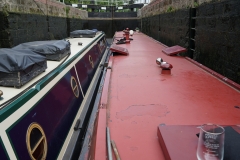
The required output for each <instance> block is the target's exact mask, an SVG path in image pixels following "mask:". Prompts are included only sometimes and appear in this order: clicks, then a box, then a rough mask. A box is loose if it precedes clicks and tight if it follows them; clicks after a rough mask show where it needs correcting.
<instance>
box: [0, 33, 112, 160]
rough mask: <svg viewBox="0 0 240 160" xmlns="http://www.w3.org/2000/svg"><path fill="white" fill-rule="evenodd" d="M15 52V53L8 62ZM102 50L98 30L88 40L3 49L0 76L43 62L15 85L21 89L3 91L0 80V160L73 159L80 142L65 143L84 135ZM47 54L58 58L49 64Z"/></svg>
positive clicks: (104, 52) (103, 57)
mask: <svg viewBox="0 0 240 160" xmlns="http://www.w3.org/2000/svg"><path fill="white" fill-rule="evenodd" d="M80 42H81V45H79V44H80ZM40 46H41V48H40ZM56 46H57V48H56ZM69 47H70V48H69ZM19 48H21V51H22V52H21V55H20V54H18V55H17V57H15V58H12V56H13V54H14V53H17V52H19V51H20V49H19ZM106 48H107V41H106V39H105V34H104V33H103V32H100V31H99V32H97V33H96V35H95V36H94V37H93V38H69V39H67V40H60V41H41V42H39V41H38V42H29V43H25V44H21V45H19V46H17V47H15V48H12V49H4V53H6V54H4V56H2V55H1V57H6V58H4V59H1V65H0V66H1V72H2V71H6V70H8V69H11V68H12V67H13V66H14V70H12V71H13V72H14V73H15V74H17V76H18V75H19V74H18V72H20V70H21V72H25V71H26V68H27V69H28V68H29V67H30V68H34V66H32V65H39V66H41V65H40V64H41V63H44V62H45V63H44V64H42V66H44V68H43V69H42V72H41V73H39V74H38V75H36V76H35V77H32V79H29V81H28V82H26V83H24V84H22V83H21V84H22V85H21V87H18V88H14V87H9V85H5V83H3V81H2V80H1V83H0V85H1V86H0V90H1V92H0V93H1V94H0V96H1V97H0V128H1V130H0V137H1V138H0V159H1V160H5V159H11V160H14V159H24V160H28V159H29V160H30V159H71V157H73V156H75V157H77V156H79V154H80V153H79V152H80V149H79V148H81V144H80V143H76V144H74V145H73V144H72V143H71V142H72V141H74V142H77V141H76V139H75V138H76V137H77V138H80V139H82V137H84V135H85V129H84V128H85V127H86V126H87V123H88V120H87V118H86V117H87V116H88V114H89V112H91V110H92V103H93V101H94V98H93V97H94V95H95V94H96V88H98V85H99V78H100V77H101V75H102V68H103V65H102V64H104V63H105V60H106V58H107V55H108V51H107V49H106ZM48 52H51V55H54V54H55V53H57V54H58V53H60V52H61V53H60V54H62V55H63V56H62V57H61V59H57V61H55V60H54V61H52V60H50V59H52V58H50V57H51V55H50V57H48ZM43 53H46V55H44V54H43ZM70 53H71V54H70ZM54 57H58V56H54ZM11 58H12V59H11ZM10 60H11V61H10ZM7 62H10V64H9V63H8V64H6V63H7ZM16 62H19V63H16ZM4 64H6V65H5V66H9V67H4V66H3V65H4ZM23 64H24V66H23ZM25 64H32V65H25ZM15 66H16V67H15ZM3 68H4V69H5V70H3ZM43 71H44V72H43ZM25 74H26V75H29V74H30V73H29V72H26V73H25ZM1 76H2V74H1ZM30 76H31V75H30ZM0 78H2V77H0ZM16 81H17V80H16ZM14 86H15V85H14ZM75 149H76V150H75ZM69 151H70V152H71V154H70V152H69ZM63 157H64V158H63ZM65 157H67V158H65Z"/></svg>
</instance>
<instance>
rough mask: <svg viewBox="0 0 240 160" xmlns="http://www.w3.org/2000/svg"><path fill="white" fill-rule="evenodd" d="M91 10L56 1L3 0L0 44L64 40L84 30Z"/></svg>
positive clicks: (12, 44)
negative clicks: (79, 30)
mask: <svg viewBox="0 0 240 160" xmlns="http://www.w3.org/2000/svg"><path fill="white" fill-rule="evenodd" d="M86 18H87V12H86V11H83V10H79V9H76V8H73V7H71V6H66V5H64V4H62V3H60V2H58V1H54V0H47V1H46V0H34V1H33V0H11V1H9V0H2V1H1V2H0V21H1V23H0V47H2V48H3V47H7V48H8V47H13V46H16V45H18V44H20V43H24V42H29V41H38V40H50V39H62V38H66V37H67V36H68V35H69V32H70V31H73V30H76V29H82V19H86Z"/></svg>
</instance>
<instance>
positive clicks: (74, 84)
mask: <svg viewBox="0 0 240 160" xmlns="http://www.w3.org/2000/svg"><path fill="white" fill-rule="evenodd" d="M71 87H72V90H73V94H74V95H75V97H77V98H78V97H79V89H78V84H77V81H76V79H75V78H74V77H73V76H72V77H71Z"/></svg>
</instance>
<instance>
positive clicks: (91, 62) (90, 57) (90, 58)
mask: <svg viewBox="0 0 240 160" xmlns="http://www.w3.org/2000/svg"><path fill="white" fill-rule="evenodd" d="M89 62H90V64H91V66H92V68H94V64H93V60H92V56H91V55H89Z"/></svg>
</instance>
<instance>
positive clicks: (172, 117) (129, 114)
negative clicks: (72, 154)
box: [95, 32, 240, 160]
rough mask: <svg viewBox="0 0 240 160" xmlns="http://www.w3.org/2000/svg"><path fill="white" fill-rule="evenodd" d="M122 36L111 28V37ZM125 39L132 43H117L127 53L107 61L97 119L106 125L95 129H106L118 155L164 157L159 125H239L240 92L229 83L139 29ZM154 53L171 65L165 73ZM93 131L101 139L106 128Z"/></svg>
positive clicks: (145, 158)
mask: <svg viewBox="0 0 240 160" xmlns="http://www.w3.org/2000/svg"><path fill="white" fill-rule="evenodd" d="M122 35H123V33H122V32H116V35H115V36H116V37H121V36H122ZM130 38H132V39H133V40H132V41H131V43H128V44H121V45H119V46H121V47H123V48H126V49H127V50H128V52H129V55H128V56H119V55H118V56H114V57H111V59H110V61H111V63H112V67H111V69H109V70H108V73H107V74H108V76H106V77H109V80H107V81H106V83H109V84H108V85H106V86H107V89H108V92H107V91H105V92H104V93H103V95H102V96H103V97H102V99H103V100H104V101H102V102H101V106H104V107H102V108H103V109H102V110H101V108H100V113H101V112H107V113H106V114H102V113H101V114H99V118H98V122H99V124H100V122H106V123H107V124H102V125H99V126H98V128H99V127H106V126H108V127H109V129H110V133H111V139H112V140H114V141H115V144H116V147H117V149H118V152H119V155H120V157H121V159H123V160H133V159H134V160H135V159H136V160H164V159H165V158H164V155H163V151H162V147H161V145H160V143H159V141H158V136H157V131H158V126H159V125H202V124H205V123H215V124H220V125H237V124H239V123H240V109H239V106H240V93H239V91H238V90H237V89H235V88H233V87H234V85H233V87H232V86H230V85H228V84H227V83H225V82H223V81H222V80H220V79H218V78H217V77H216V76H214V75H213V74H212V73H209V72H207V71H206V70H204V69H202V68H201V67H199V65H195V64H193V63H192V62H190V61H189V60H187V59H186V58H184V57H180V56H168V55H166V54H164V53H163V52H162V50H163V49H165V48H166V46H165V45H163V44H161V43H159V42H157V41H155V40H154V39H152V38H150V37H148V36H146V35H144V34H143V33H136V32H135V33H134V35H133V36H132V37H130ZM114 43H116V41H115V42H114ZM159 57H160V58H162V59H163V61H165V62H168V63H170V64H172V66H173V68H172V69H171V72H170V74H164V73H165V72H162V69H161V68H160V67H159V66H158V65H157V64H156V59H157V58H159ZM106 79H107V78H106ZM237 85H238V84H236V86H237ZM104 87H105V86H104ZM236 88H237V87H236ZM105 90H106V89H105ZM104 97H105V98H104ZM106 97H107V98H106ZM106 99H107V100H106ZM103 102H104V104H103ZM101 115H103V116H101ZM105 116H107V119H105V118H106V117H105ZM98 130H99V129H98ZM104 131H105V130H104ZM97 134H98V136H97V137H101V134H102V138H104V137H105V138H106V132H104V133H103V132H100V131H99V132H98V133H97ZM100 142H101V138H100V139H98V138H97V141H96V146H101V145H99V143H100ZM176 143H177V142H176ZM104 145H105V143H104V144H102V146H104ZM186 145H187V144H186ZM96 150H98V148H96ZM105 154H106V153H104V152H96V153H95V159H97V160H100V159H102V158H103V159H104V156H106V155H105ZM113 157H115V156H114V154H113Z"/></svg>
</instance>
